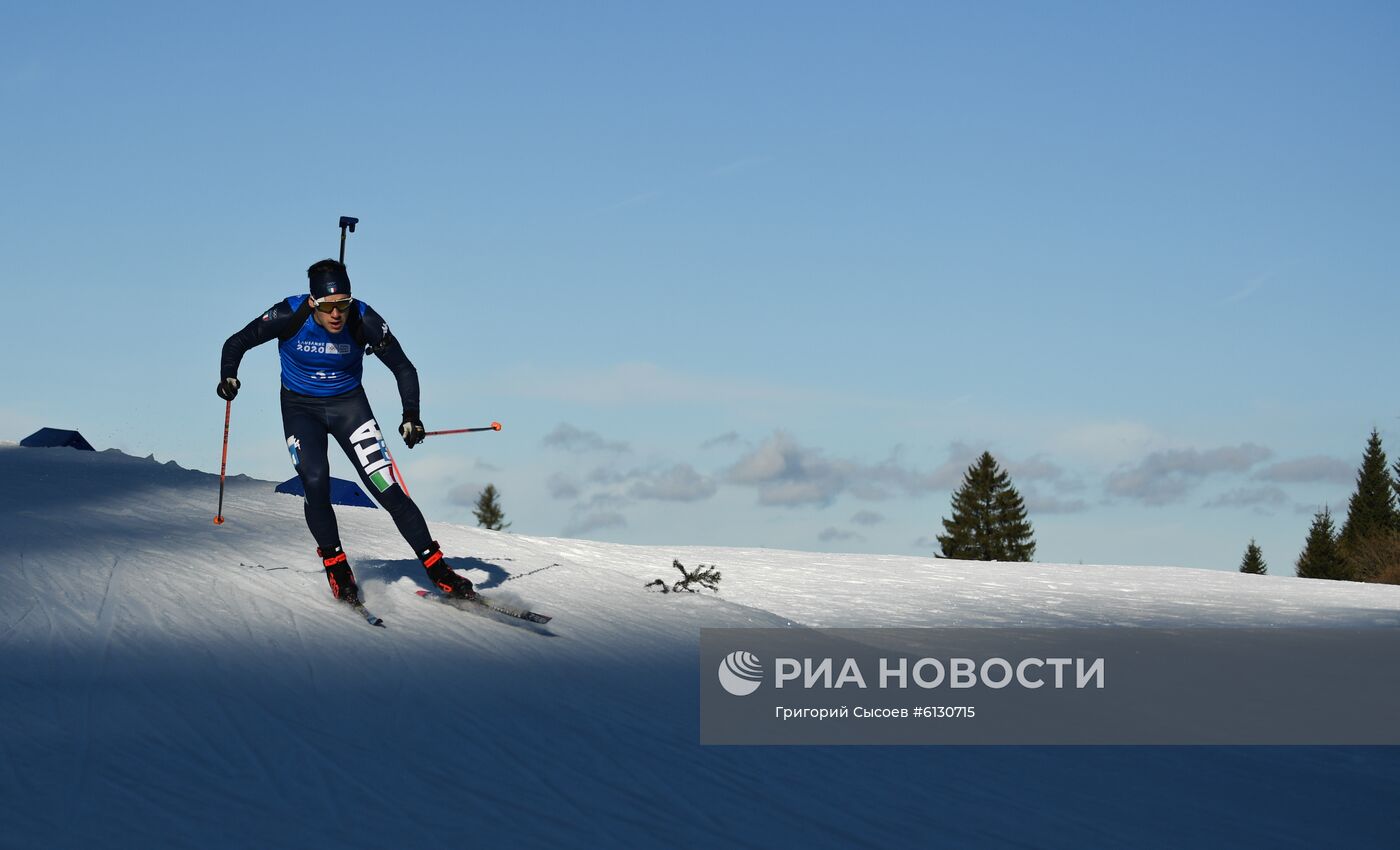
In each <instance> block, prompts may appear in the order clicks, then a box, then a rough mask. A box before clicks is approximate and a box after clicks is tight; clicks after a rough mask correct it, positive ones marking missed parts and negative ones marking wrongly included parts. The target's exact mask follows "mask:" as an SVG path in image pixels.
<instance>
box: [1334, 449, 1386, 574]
mask: <svg viewBox="0 0 1400 850" xmlns="http://www.w3.org/2000/svg"><path fill="white" fill-rule="evenodd" d="M1397 528H1400V511H1397V510H1396V502H1395V484H1394V481H1393V480H1392V479H1391V477H1390V468H1389V466H1388V465H1387V463H1386V459H1385V449H1383V448H1381V435H1380V432H1379V431H1377V430H1376V429H1374V428H1373V429H1371V438H1370V439H1369V440H1367V441H1366V453H1365V455H1363V456H1362V459H1361V468H1360V469H1359V470H1357V472H1356V492H1355V493H1353V494H1352V496H1351V502H1350V503H1349V504H1348V505H1347V521H1346V522H1345V523H1344V524H1343V525H1342V534H1341V537H1340V539H1339V541H1338V542H1339V543H1340V544H1341V547H1342V557H1343V558H1344V559H1346V560H1351V556H1352V555H1353V554H1359V551H1358V550H1360V549H1363V548H1365V546H1366V544H1367V543H1368V541H1369V539H1370V538H1373V537H1379V536H1382V535H1388V534H1390V533H1391V532H1393V531H1395V530H1396V529H1397Z"/></svg>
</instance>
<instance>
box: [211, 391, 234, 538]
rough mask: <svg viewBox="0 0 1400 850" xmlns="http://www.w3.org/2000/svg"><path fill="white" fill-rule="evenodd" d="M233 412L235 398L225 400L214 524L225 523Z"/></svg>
mask: <svg viewBox="0 0 1400 850" xmlns="http://www.w3.org/2000/svg"><path fill="white" fill-rule="evenodd" d="M232 414H233V399H229V400H228V401H226V402H224V457H223V460H220V461H219V512H218V513H216V514H214V524H215V525H223V524H224V473H225V472H226V471H227V470H228V420H229V417H230V416H231V415H232Z"/></svg>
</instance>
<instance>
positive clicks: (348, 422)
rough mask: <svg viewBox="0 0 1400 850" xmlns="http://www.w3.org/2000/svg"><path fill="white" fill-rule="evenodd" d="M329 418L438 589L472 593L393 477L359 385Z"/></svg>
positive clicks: (334, 432)
mask: <svg viewBox="0 0 1400 850" xmlns="http://www.w3.org/2000/svg"><path fill="white" fill-rule="evenodd" d="M330 409H331V411H332V412H331V414H330V417H329V421H330V426H331V434H332V435H333V436H334V437H335V438H336V441H337V442H339V443H340V445H341V448H343V449H345V454H346V455H348V456H349V458H350V461H351V463H353V464H354V466H355V468H356V469H357V470H359V473H360V481H361V482H363V483H364V485H365V489H366V490H367V491H368V492H370V493H371V494H373V496H374V498H375V499H377V500H378V501H379V504H380V505H381V506H382V507H383V508H384V510H386V511H388V512H389V516H390V517H392V518H393V520H394V525H396V526H398V529H399V533H400V534H402V535H403V539H404V540H406V541H408V545H410V546H412V547H413V551H414V554H416V555H417V556H418V559H419V560H420V561H422V562H423V568H424V569H426V570H427V571H428V577H429V578H430V579H431V580H432V582H433V583H434V584H436V585H437V586H438V587H439V588H440V589H441V590H442V592H443V593H446V594H448V595H450V596H457V597H461V598H470V597H472V596H475V595H476V594H475V591H474V590H473V589H472V583H471V582H470V581H467V579H466V578H464V577H462V576H460V575H458V574H457V573H456V572H455V571H453V569H452V567H451V565H450V564H448V563H447V562H446V561H445V560H443V557H442V550H441V548H440V547H439V546H438V543H437V541H436V540H434V539H433V538H432V535H431V534H430V533H429V532H428V523H427V522H426V521H425V520H424V519H423V512H422V511H420V510H419V509H418V505H416V504H414V502H413V500H412V499H410V498H409V496H408V494H407V493H405V492H404V489H403V485H402V484H400V483H399V481H398V479H397V478H395V476H394V470H393V465H392V464H391V463H390V461H389V451H388V448H387V447H386V446H385V445H384V435H383V434H382V433H381V432H380V430H379V424H378V423H377V422H375V420H374V413H373V412H371V411H370V408H369V399H368V398H366V397H365V394H364V391H363V390H358V391H356V392H354V393H347V394H346V395H343V396H336V398H335V404H334V406H333V407H332V408H330Z"/></svg>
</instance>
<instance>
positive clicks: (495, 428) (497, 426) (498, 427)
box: [491, 422, 501, 431]
mask: <svg viewBox="0 0 1400 850" xmlns="http://www.w3.org/2000/svg"><path fill="white" fill-rule="evenodd" d="M491 430H492V431H499V430H501V423H499V422H492V423H491Z"/></svg>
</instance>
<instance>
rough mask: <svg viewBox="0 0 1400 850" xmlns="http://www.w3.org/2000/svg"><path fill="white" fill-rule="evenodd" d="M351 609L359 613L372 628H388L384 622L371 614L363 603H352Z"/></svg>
mask: <svg viewBox="0 0 1400 850" xmlns="http://www.w3.org/2000/svg"><path fill="white" fill-rule="evenodd" d="M350 607H351V608H354V609H355V611H356V613H358V614H359V615H360V616H361V617H364V618H365V622H366V623H369V624H370V625H371V626H378V627H379V628H381V629H384V628H388V627H387V626H385V625H384V621H383V620H381V619H379V618H378V617H376V616H374V615H373V614H371V613H370V612H369V609H368V608H366V607H365V604H364V603H363V602H355V603H352V604H351V605H350Z"/></svg>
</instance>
